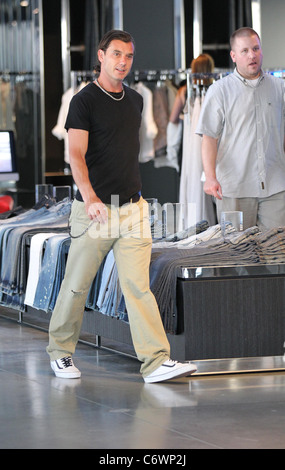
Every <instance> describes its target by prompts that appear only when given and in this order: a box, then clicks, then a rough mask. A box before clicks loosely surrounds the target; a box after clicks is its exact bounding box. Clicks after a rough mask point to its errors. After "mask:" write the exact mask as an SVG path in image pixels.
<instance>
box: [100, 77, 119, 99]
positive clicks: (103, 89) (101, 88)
mask: <svg viewBox="0 0 285 470" xmlns="http://www.w3.org/2000/svg"><path fill="white" fill-rule="evenodd" d="M95 83H96V84H97V85H98V87H99V88H100V90H102V91H103V92H104V93H106V95H108V96H110V98H112V99H113V100H115V101H121V100H122V99H123V98H124V96H125V90H124V88H123V94H122V96H121V97H120V98H115V97H114V96H112V95H111V94H110V93H108V92H107V91H106V90H105V88H103V87H102V86H101V85H100V83H99V82H98V80H97V78H96V79H95Z"/></svg>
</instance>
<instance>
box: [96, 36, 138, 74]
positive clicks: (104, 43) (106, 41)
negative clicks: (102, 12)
mask: <svg viewBox="0 0 285 470" xmlns="http://www.w3.org/2000/svg"><path fill="white" fill-rule="evenodd" d="M114 40H119V41H123V42H126V43H128V42H131V43H133V46H134V49H135V41H134V38H133V37H132V36H131V34H130V33H127V32H126V31H123V30H121V29H112V30H111V31H108V32H107V33H106V34H104V36H103V37H102V39H101V41H100V42H99V44H98V48H97V51H100V50H102V51H104V52H106V50H107V49H108V47H109V46H110V43H111V42H112V41H114ZM94 70H95V71H96V72H100V70H101V63H100V62H99V61H98V59H97V63H96V64H95V66H94Z"/></svg>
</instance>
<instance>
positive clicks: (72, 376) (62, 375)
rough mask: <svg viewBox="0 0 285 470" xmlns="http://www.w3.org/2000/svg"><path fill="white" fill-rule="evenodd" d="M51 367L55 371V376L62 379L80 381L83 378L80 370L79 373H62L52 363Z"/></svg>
mask: <svg viewBox="0 0 285 470" xmlns="http://www.w3.org/2000/svg"><path fill="white" fill-rule="evenodd" d="M50 365H51V368H52V370H53V371H54V374H55V376H56V377H59V378H60V379H79V378H80V377H81V372H80V370H79V371H78V372H60V371H59V370H57V369H56V368H55V367H53V365H52V363H51V364H50Z"/></svg>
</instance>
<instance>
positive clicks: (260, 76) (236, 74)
mask: <svg viewBox="0 0 285 470" xmlns="http://www.w3.org/2000/svg"><path fill="white" fill-rule="evenodd" d="M234 75H235V76H236V77H237V78H238V79H239V80H241V81H242V82H243V83H244V84H245V85H249V82H250V80H247V79H246V78H244V77H243V76H242V75H241V74H240V73H239V72H238V71H237V68H235V69H234ZM258 78H259V81H258V85H259V83H260V82H261V80H263V78H264V73H263V70H261V71H260V75H259V77H258Z"/></svg>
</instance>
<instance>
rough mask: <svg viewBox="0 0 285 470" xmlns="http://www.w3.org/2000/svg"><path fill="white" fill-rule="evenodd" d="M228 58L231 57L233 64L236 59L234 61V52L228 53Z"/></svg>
mask: <svg viewBox="0 0 285 470" xmlns="http://www.w3.org/2000/svg"><path fill="white" fill-rule="evenodd" d="M230 56H231V59H232V61H233V62H235V61H236V59H235V57H236V55H235V53H234V51H231V52H230Z"/></svg>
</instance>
